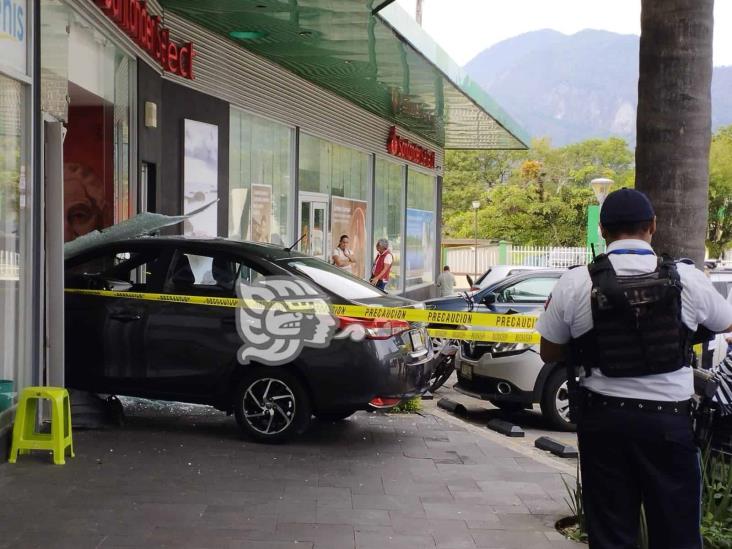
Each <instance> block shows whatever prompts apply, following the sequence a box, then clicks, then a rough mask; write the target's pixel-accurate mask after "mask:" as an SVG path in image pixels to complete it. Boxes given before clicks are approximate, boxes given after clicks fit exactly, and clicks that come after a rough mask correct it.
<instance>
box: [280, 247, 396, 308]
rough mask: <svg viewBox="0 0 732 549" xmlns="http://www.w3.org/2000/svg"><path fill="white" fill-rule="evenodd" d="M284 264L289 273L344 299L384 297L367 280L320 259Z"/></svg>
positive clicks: (294, 260) (302, 258) (290, 260)
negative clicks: (308, 280) (310, 281)
mask: <svg viewBox="0 0 732 549" xmlns="http://www.w3.org/2000/svg"><path fill="white" fill-rule="evenodd" d="M284 264H285V267H286V268H287V269H288V270H289V271H292V272H295V273H297V274H300V275H303V276H305V277H307V278H309V279H310V280H312V281H313V282H315V283H316V284H317V285H318V286H320V287H321V288H323V289H325V290H328V291H330V292H332V293H334V294H335V295H337V296H339V297H342V298H343V299H349V300H351V299H352V300H358V299H372V298H375V297H381V296H383V295H384V294H383V293H382V292H381V291H380V290H377V289H376V288H374V287H373V286H372V285H371V284H369V283H367V282H366V281H365V280H361V279H360V278H356V277H355V276H353V275H350V274H348V273H344V272H343V271H341V270H340V269H339V268H338V267H336V266H334V265H330V264H329V263H326V262H325V261H320V260H319V259H311V258H304V257H300V258H297V259H289V260H285V261H284Z"/></svg>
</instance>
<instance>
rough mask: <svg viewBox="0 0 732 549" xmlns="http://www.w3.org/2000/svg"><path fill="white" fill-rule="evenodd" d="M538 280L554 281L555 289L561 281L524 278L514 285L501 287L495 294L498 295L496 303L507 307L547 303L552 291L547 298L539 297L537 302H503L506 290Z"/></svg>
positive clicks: (553, 278) (550, 277)
mask: <svg viewBox="0 0 732 549" xmlns="http://www.w3.org/2000/svg"><path fill="white" fill-rule="evenodd" d="M537 280H553V281H554V285H553V286H552V288H553V287H554V286H555V285H556V284H557V282H558V281H559V277H553V276H531V277H528V278H522V279H521V280H517V281H515V282H513V283H512V284H507V285H506V286H503V287H501V288H500V289H499V290H498V291H496V292H494V293H495V294H496V303H500V304H502V305H507V304H511V303H515V304H518V305H523V304H529V303H531V304H533V303H539V304H543V303H546V300H547V299H548V298H549V295H550V294H551V291H552V290H549V293H548V294H547V295H546V296H545V297H538V298H537V300H536V301H529V300H526V301H502V300H501V297H502V296H503V295H504V292H506V290H508V289H510V288H514V287H516V286H518V285H519V284H524V283H527V282H534V281H537Z"/></svg>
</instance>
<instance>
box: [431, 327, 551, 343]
mask: <svg viewBox="0 0 732 549" xmlns="http://www.w3.org/2000/svg"><path fill="white" fill-rule="evenodd" d="M427 332H428V333H429V334H430V336H431V337H441V338H445V339H459V340H462V341H490V342H492V343H525V344H527V345H537V344H538V343H539V342H540V341H541V335H539V332H496V331H487V330H437V329H432V328H430V329H429V330H427Z"/></svg>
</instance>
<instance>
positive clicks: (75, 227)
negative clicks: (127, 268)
mask: <svg viewBox="0 0 732 549" xmlns="http://www.w3.org/2000/svg"><path fill="white" fill-rule="evenodd" d="M115 9H116V10H117V11H115ZM141 9H144V12H141V11H140V10H141ZM43 16H44V17H43V19H42V20H43V30H42V44H43V52H44V53H45V52H47V53H48V55H45V56H44V57H43V69H44V76H45V79H44V112H46V113H51V114H52V115H53V116H54V117H55V118H56V119H58V120H59V121H60V122H61V123H62V124H63V126H64V128H65V137H64V140H63V189H64V196H63V202H64V204H63V210H64V217H63V223H64V231H63V234H64V241H65V242H67V241H69V240H73V239H74V238H76V237H77V236H79V235H81V234H85V233H86V232H89V231H91V230H95V229H97V230H100V229H103V228H105V227H108V226H110V225H112V224H114V223H118V222H119V221H122V220H124V219H127V218H129V217H130V216H132V215H134V214H136V213H137V212H140V211H155V212H159V213H164V214H171V215H175V214H180V213H186V212H188V211H191V210H194V209H196V208H198V207H200V206H202V205H204V204H206V203H208V202H211V201H214V200H218V203H217V205H216V206H214V207H212V208H210V209H209V210H207V211H206V212H205V213H204V214H200V215H199V216H196V217H195V218H192V219H191V220H190V222H189V223H186V224H185V225H184V227H183V229H182V231H183V232H184V233H185V234H191V235H200V236H225V237H229V238H233V239H241V240H252V241H260V242H270V243H275V244H282V245H286V246H289V245H291V244H293V243H294V242H295V241H297V240H300V242H299V244H298V248H299V249H300V250H301V251H303V252H305V253H308V254H311V255H314V256H317V257H320V258H322V259H324V260H329V259H330V257H331V255H332V251H333V248H335V247H336V245H337V243H338V240H339V238H340V236H341V235H348V236H349V237H350V246H351V248H352V249H353V251H354V254H355V257H356V265H355V268H354V274H356V275H357V276H361V277H364V278H365V277H368V276H369V274H370V271H371V266H372V261H373V257H374V245H375V243H376V241H377V240H378V239H379V238H387V239H388V240H389V241H390V246H391V249H392V253H393V256H394V266H393V268H392V273H391V280H390V284H389V287H388V288H389V291H391V292H394V293H399V294H404V295H408V296H413V297H417V298H423V297H428V296H429V295H430V294H431V286H432V284H433V281H434V279H435V276H436V272H437V269H438V268H439V265H438V261H439V258H438V253H437V250H438V249H439V236H438V235H439V229H438V225H439V223H438V204H437V202H438V201H437V197H438V195H439V184H440V177H441V174H442V158H443V149H442V148H441V147H439V146H437V145H436V144H434V143H430V142H429V141H428V140H426V139H424V138H423V137H421V136H419V135H417V134H415V133H412V132H409V131H408V130H405V129H402V128H400V127H398V126H396V125H395V124H394V122H393V121H392V120H388V119H385V118H382V117H379V116H376V115H374V114H373V113H371V112H368V111H366V110H364V109H362V108H360V107H358V106H357V105H354V104H353V103H352V102H349V101H348V100H347V99H345V98H343V97H339V96H338V95H336V94H333V93H331V92H329V91H328V90H323V89H322V88H320V87H318V86H316V85H314V84H313V83H312V82H309V81H307V80H305V79H303V78H301V77H299V76H297V75H295V74H293V73H292V72H290V71H288V70H286V69H285V68H283V67H281V66H278V65H277V64H276V63H273V62H271V61H269V60H267V59H263V58H262V57H260V56H258V55H255V54H253V53H251V52H250V51H248V50H247V49H246V48H244V47H241V46H240V44H238V43H236V42H235V41H232V40H231V39H229V38H226V37H222V36H220V35H219V34H217V33H215V32H211V31H209V30H207V29H204V28H202V27H200V26H199V25H197V24H195V23H193V22H191V21H189V20H187V19H186V18H184V17H180V16H178V15H176V14H175V13H173V12H167V11H164V10H163V9H162V6H160V5H159V4H158V3H156V2H148V3H146V4H142V3H138V2H135V1H134V0H133V1H127V2H111V1H110V2H106V1H105V0H99V1H97V0H67V1H63V2H62V1H57V2H50V1H49V2H46V3H44V9H43ZM135 21H136V22H137V23H136V24H135V25H133V23H134V22H135ZM148 23H149V24H148ZM132 26H135V27H136V30H131V27H132ZM148 26H150V27H152V30H151V32H150V33H148V30H150V29H147V27H148ZM146 29H147V30H146ZM147 34H150V36H147ZM163 37H164V38H163ZM151 44H152V47H149V46H150V45H151ZM166 44H167V46H166ZM161 48H162V49H163V50H165V54H166V55H167V54H172V50H173V48H175V49H176V50H177V53H176V56H177V57H178V63H177V64H175V63H174V64H173V66H172V67H171V66H170V63H171V61H170V56H168V57H167V58H166V57H165V55H160V49H161ZM151 52H152V53H151ZM181 67H183V68H181ZM64 97H65V98H66V101H64Z"/></svg>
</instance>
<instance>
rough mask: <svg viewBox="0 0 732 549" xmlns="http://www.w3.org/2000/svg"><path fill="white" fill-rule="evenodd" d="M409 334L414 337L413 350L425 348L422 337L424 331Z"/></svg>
mask: <svg viewBox="0 0 732 549" xmlns="http://www.w3.org/2000/svg"><path fill="white" fill-rule="evenodd" d="M409 336H410V337H411V339H412V350H413V351H421V350H422V349H424V339H422V333H421V332H417V331H415V332H409Z"/></svg>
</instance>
